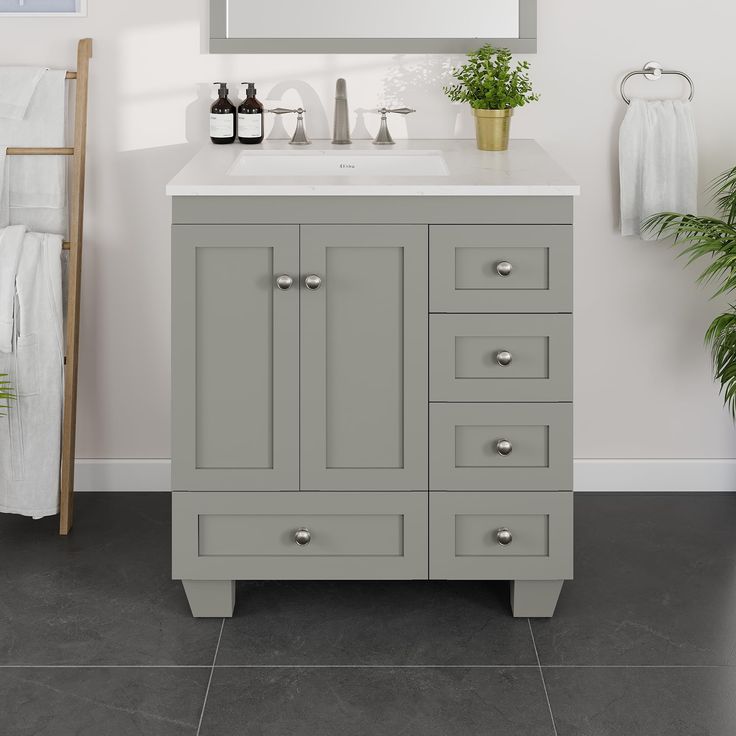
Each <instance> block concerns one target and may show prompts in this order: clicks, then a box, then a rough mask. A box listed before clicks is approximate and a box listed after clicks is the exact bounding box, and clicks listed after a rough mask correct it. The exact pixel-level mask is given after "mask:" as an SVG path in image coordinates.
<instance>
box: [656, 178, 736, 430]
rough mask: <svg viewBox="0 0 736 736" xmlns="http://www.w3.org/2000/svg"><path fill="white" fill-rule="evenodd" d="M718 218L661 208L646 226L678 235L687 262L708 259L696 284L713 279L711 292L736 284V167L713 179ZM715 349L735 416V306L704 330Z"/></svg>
mask: <svg viewBox="0 0 736 736" xmlns="http://www.w3.org/2000/svg"><path fill="white" fill-rule="evenodd" d="M710 190H711V192H712V194H713V204H714V205H715V209H716V215H717V216H715V217H698V216H697V215H682V214H678V213H675V212H660V213H659V214H656V215H653V216H652V217H650V218H648V219H647V220H646V221H645V222H644V228H645V230H647V231H648V232H650V233H652V234H654V235H655V236H656V237H658V238H664V237H668V236H674V239H675V240H674V245H675V246H680V247H681V248H682V250H681V253H680V254H679V256H678V257H683V256H684V257H686V258H687V263H688V264H690V263H693V262H694V261H697V260H699V259H700V258H707V259H708V260H709V262H708V265H707V267H706V268H705V270H704V271H703V272H702V273H701V274H700V277H699V278H698V283H702V284H710V283H712V282H714V285H715V286H716V291H715V293H714V294H713V297H714V298H715V297H717V296H719V295H721V294H725V293H730V292H732V291H734V290H735V289H736V167H734V168H733V169H731V170H730V171H726V172H725V173H724V174H722V175H721V176H719V177H718V178H717V179H715V181H714V182H713V183H712V184H711V187H710ZM705 342H706V345H708V346H709V347H710V349H711V354H712V358H713V372H714V375H715V378H716V379H717V380H718V381H719V382H720V385H721V394H722V395H723V400H724V403H725V404H726V406H727V407H728V408H729V411H730V412H731V416H732V417H734V418H736V306H734V305H733V304H732V305H731V306H730V309H729V311H727V312H724V313H723V314H720V315H719V316H718V317H716V318H715V319H714V320H713V322H712V323H711V325H710V327H708V330H707V332H706V333H705Z"/></svg>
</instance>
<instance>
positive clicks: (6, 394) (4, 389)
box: [0, 373, 15, 416]
mask: <svg viewBox="0 0 736 736" xmlns="http://www.w3.org/2000/svg"><path fill="white" fill-rule="evenodd" d="M7 377H8V376H7V374H6V373H0V409H9V408H10V404H9V403H8V402H10V401H14V400H15V394H14V393H13V389H12V387H11V385H10V382H9V381H6V380H5V379H6V378H7ZM0 416H3V414H2V413H0Z"/></svg>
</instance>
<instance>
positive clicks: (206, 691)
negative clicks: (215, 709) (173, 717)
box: [196, 618, 225, 736]
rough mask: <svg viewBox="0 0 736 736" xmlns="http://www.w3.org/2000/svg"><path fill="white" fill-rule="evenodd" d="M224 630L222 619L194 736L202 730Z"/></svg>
mask: <svg viewBox="0 0 736 736" xmlns="http://www.w3.org/2000/svg"><path fill="white" fill-rule="evenodd" d="M224 629H225V619H224V618H223V619H222V624H220V635H219V636H218V637H217V646H216V647H215V656H214V657H213V658H212V667H210V677H209V679H208V680H207V689H206V690H205V691H204V701H203V702H202V711H201V713H200V714H199V723H198V724H197V733H196V736H199V732H200V731H201V730H202V721H203V720H204V711H205V708H206V707H207V698H208V696H209V694H210V685H212V676H213V675H214V674H215V664H217V654H218V653H219V651H220V642H221V641H222V632H223V630H224Z"/></svg>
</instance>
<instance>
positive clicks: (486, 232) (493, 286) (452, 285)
mask: <svg viewBox="0 0 736 736" xmlns="http://www.w3.org/2000/svg"><path fill="white" fill-rule="evenodd" d="M429 252H430V273H429V276H430V310H431V311H432V312H571V311H572V227H571V226H567V225H433V226H431V227H430V248H429ZM501 264H510V270H508V268H507V270H504V267H503V266H502V265H501Z"/></svg>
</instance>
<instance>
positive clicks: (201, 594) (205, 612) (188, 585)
mask: <svg viewBox="0 0 736 736" xmlns="http://www.w3.org/2000/svg"><path fill="white" fill-rule="evenodd" d="M181 583H182V585H183V586H184V592H185V593H186V594H187V600H188V601H189V607H190V608H191V609H192V616H194V617H195V618H230V617H231V616H232V615H233V610H234V609H235V581H234V580H182V581H181Z"/></svg>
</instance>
